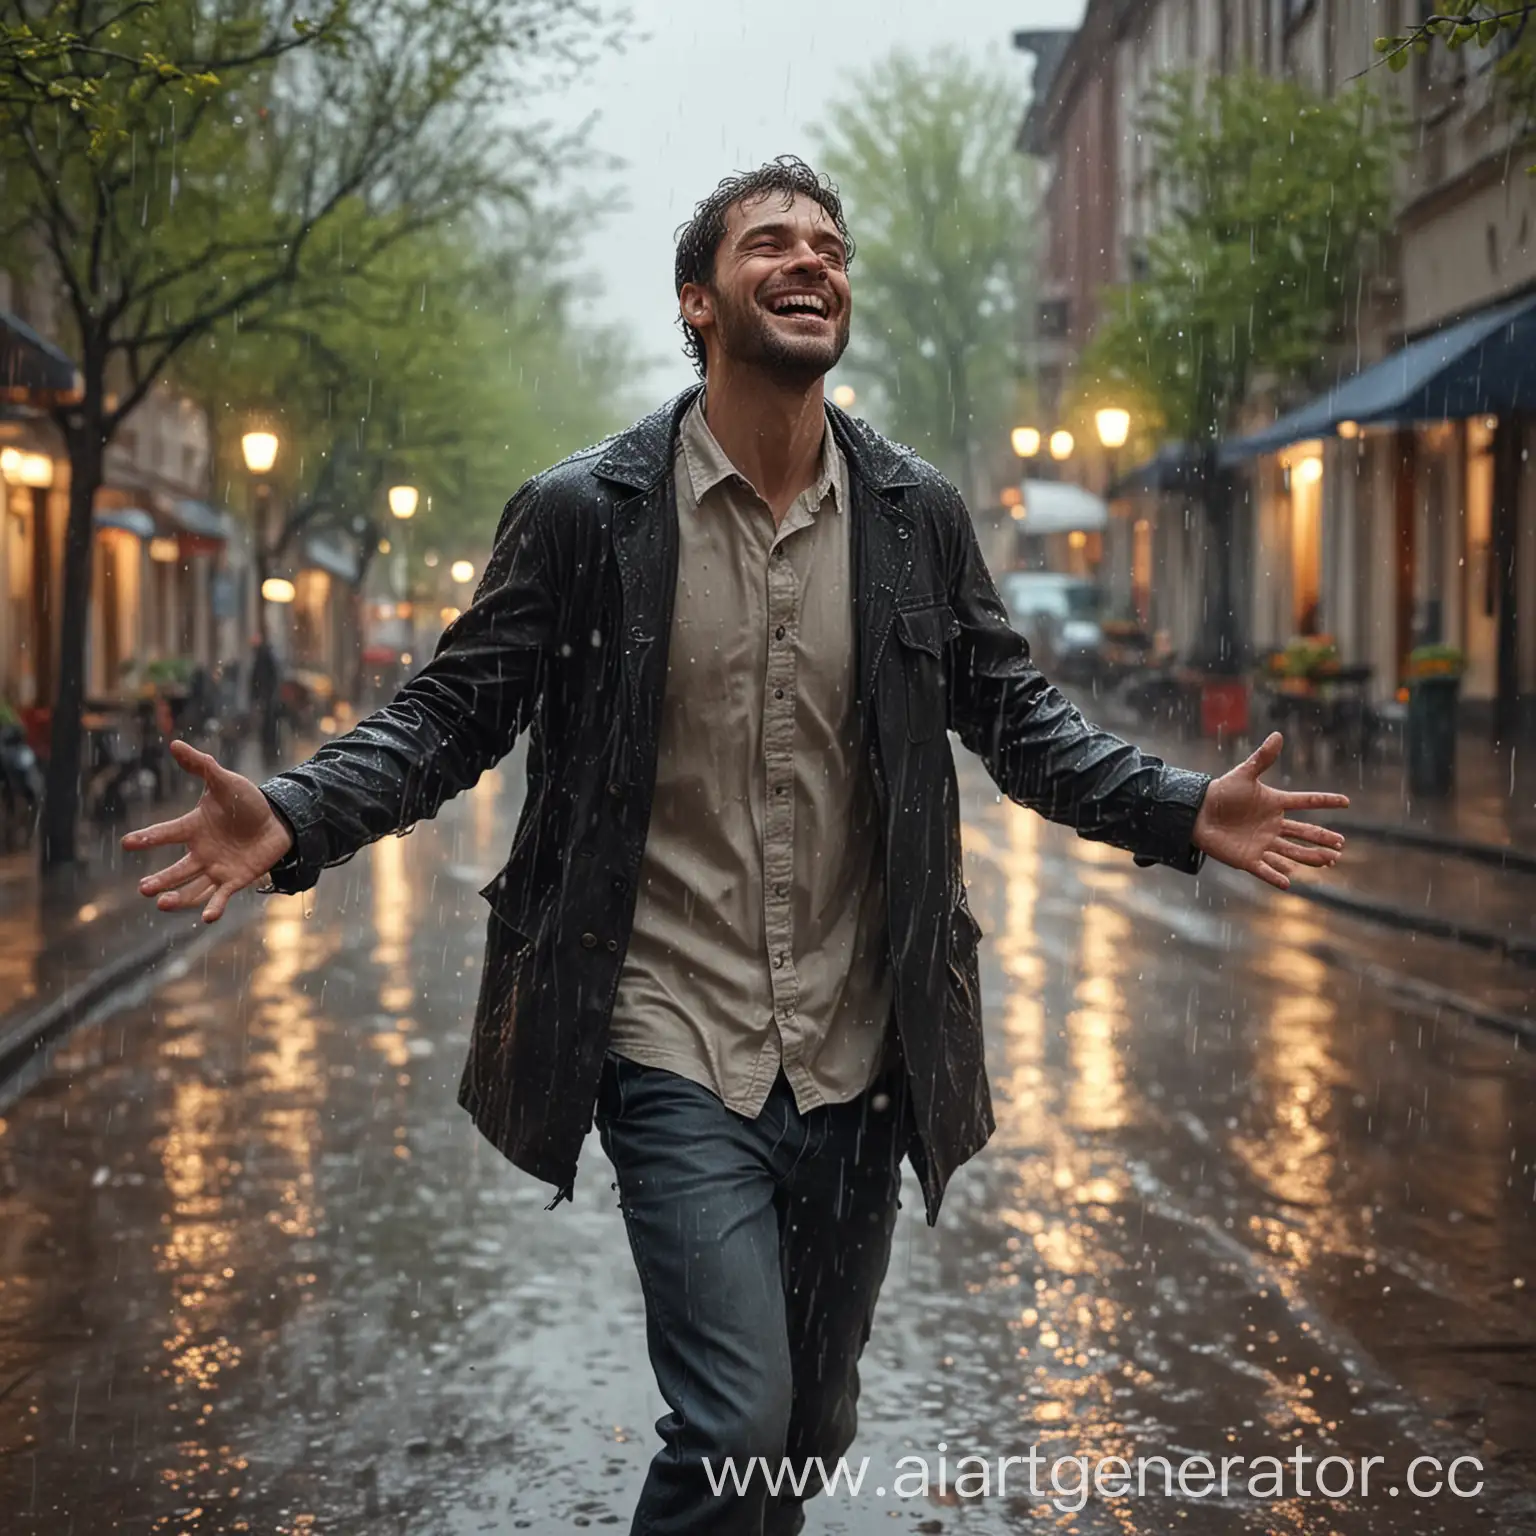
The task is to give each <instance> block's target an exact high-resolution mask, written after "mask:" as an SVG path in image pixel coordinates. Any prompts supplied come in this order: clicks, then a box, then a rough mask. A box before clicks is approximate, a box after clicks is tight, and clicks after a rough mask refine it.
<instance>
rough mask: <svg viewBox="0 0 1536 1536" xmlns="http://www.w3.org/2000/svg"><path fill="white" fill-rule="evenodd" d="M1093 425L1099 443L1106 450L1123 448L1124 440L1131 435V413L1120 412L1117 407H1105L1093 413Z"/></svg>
mask: <svg viewBox="0 0 1536 1536" xmlns="http://www.w3.org/2000/svg"><path fill="white" fill-rule="evenodd" d="M1093 425H1094V428H1095V430H1096V431H1097V432H1098V434H1099V441H1100V442H1101V443H1102V444H1103V445H1104V446H1105V447H1106V448H1110V449H1114V448H1124V447H1125V440H1126V438H1128V437H1129V436H1130V435H1131V413H1130V412H1129V411H1122V410H1121V409H1120V408H1119V406H1115V405H1107V406H1105V407H1104V409H1103V410H1101V411H1095V412H1094V413H1093Z"/></svg>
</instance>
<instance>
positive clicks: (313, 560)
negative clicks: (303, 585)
mask: <svg viewBox="0 0 1536 1536" xmlns="http://www.w3.org/2000/svg"><path fill="white" fill-rule="evenodd" d="M303 563H304V564H305V565H307V566H312V567H313V568H314V569H315V570H319V571H325V572H327V573H329V574H330V575H332V576H334V577H335V578H336V579H337V580H338V581H345V582H349V583H352V584H354V585H355V584H356V582H357V578H358V575H359V566H358V559H357V554H356V552H355V551H354V550H350V549H347V548H344V547H343V546H342V545H340V544H333V543H332V542H331V541H330V540H329V539H326V538H322V537H320V536H318V535H317V536H316V537H314V538H311V539H306V540H305V542H304V561H303Z"/></svg>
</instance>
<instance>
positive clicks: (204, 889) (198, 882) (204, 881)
mask: <svg viewBox="0 0 1536 1536" xmlns="http://www.w3.org/2000/svg"><path fill="white" fill-rule="evenodd" d="M215 888H216V887H215V884H214V882H213V880H211V879H210V878H209V877H208V876H207V875H199V876H198V877H197V879H195V880H193V881H192V882H191V883H190V884H188V885H184V886H182V888H181V889H180V890H179V891H165V892H163V893H162V894H161V896H160V898H159V900H157V901H156V902H155V905H156V906H157V907H159V908H160V910H161V911H162V912H180V911H181V910H182V909H183V908H184V907H195V906H196V905H197V904H198V902H200V901H204V900H206V899H207V896H208V894H209V892H210V891H212V890H214V889H215Z"/></svg>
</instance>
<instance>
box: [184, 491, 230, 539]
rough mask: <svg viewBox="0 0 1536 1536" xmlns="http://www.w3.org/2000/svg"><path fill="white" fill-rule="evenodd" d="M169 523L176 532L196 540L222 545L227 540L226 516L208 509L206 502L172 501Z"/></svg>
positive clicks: (186, 499)
mask: <svg viewBox="0 0 1536 1536" xmlns="http://www.w3.org/2000/svg"><path fill="white" fill-rule="evenodd" d="M171 521H172V522H173V523H175V525H176V529H177V532H179V533H187V534H191V535H192V536H193V537H194V538H197V539H211V540H213V541H215V542H217V543H220V544H222V543H224V542H225V541H226V540H227V539H228V538H229V518H228V516H227V515H226V514H225V513H223V512H220V511H218V510H217V509H215V508H213V507H210V506H209V505H208V503H207V502H206V501H193V500H191V499H190V498H186V497H183V498H181V499H180V500H177V501H173V502H172V503H171Z"/></svg>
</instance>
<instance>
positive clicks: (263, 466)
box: [240, 432, 277, 475]
mask: <svg viewBox="0 0 1536 1536" xmlns="http://www.w3.org/2000/svg"><path fill="white" fill-rule="evenodd" d="M240 452H241V453H242V454H244V455H245V467H246V468H247V469H248V470H250V472H251V473H252V474H253V475H265V474H268V473H270V471H271V469H272V466H273V465H274V464H275V463H277V433H275V432H247V433H246V434H245V436H244V437H242V438H241V439H240Z"/></svg>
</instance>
